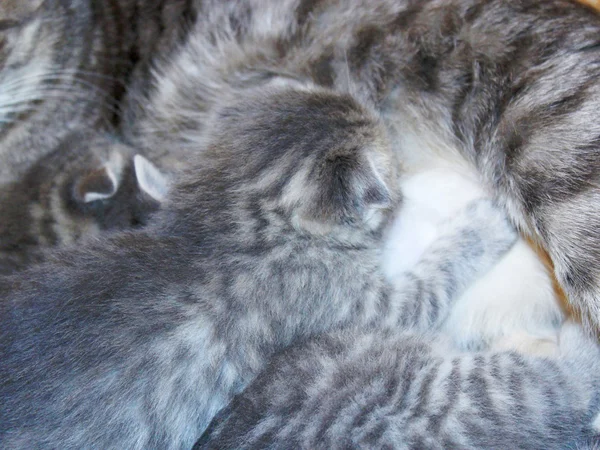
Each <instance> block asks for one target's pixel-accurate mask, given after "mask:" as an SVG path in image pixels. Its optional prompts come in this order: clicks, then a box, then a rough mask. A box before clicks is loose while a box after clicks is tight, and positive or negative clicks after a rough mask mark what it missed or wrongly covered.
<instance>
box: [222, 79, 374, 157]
mask: <svg viewBox="0 0 600 450" xmlns="http://www.w3.org/2000/svg"><path fill="white" fill-rule="evenodd" d="M219 122H220V124H221V126H222V127H223V128H222V129H223V131H224V135H229V136H234V135H238V136H239V137H240V138H241V139H243V140H245V141H246V142H247V143H248V142H252V144H253V145H254V146H257V145H258V146H260V144H261V142H262V143H269V144H274V145H275V144H276V146H277V147H279V148H281V149H284V148H291V147H296V148H298V149H299V148H304V147H305V148H304V150H305V151H310V150H311V149H312V150H316V148H317V147H323V146H328V147H331V146H334V147H335V146H336V145H341V144H342V143H343V142H344V141H348V140H351V141H353V142H354V144H355V145H357V146H359V145H361V144H364V142H362V141H365V140H369V139H370V138H372V137H373V136H374V135H376V134H377V133H378V128H379V127H378V123H377V121H376V120H375V119H374V118H373V116H372V115H371V114H370V113H369V112H368V111H366V110H365V109H364V108H363V107H362V106H361V105H360V104H358V103H357V102H356V101H355V100H354V99H353V98H352V97H350V96H348V95H344V94H339V93H334V92H330V91H326V90H322V89H317V88H316V89H298V88H296V87H294V88H292V89H286V88H281V87H280V86H278V87H277V88H276V89H272V90H271V89H267V90H262V91H258V92H253V93H252V94H251V95H249V96H248V97H246V98H244V99H241V100H239V101H237V102H236V103H234V104H232V105H231V106H230V107H226V108H224V109H223V110H222V112H221V115H220V117H219Z"/></svg>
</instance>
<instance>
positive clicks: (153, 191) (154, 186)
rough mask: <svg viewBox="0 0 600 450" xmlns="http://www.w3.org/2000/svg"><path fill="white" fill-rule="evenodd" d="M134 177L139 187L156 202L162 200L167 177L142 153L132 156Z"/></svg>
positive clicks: (164, 194)
mask: <svg viewBox="0 0 600 450" xmlns="http://www.w3.org/2000/svg"><path fill="white" fill-rule="evenodd" d="M133 167H134V169H135V177H136V179H137V182H138V185H139V187H140V189H141V190H142V191H143V192H145V193H146V194H148V195H149V196H150V197H152V198H153V199H154V200H156V201H157V202H162V201H164V199H165V197H166V195H167V191H168V187H169V180H168V178H167V177H166V176H165V175H164V174H163V173H162V172H161V171H160V170H158V168H157V167H156V166H155V165H154V164H152V163H151V162H150V161H148V160H147V159H146V158H144V157H143V156H142V155H139V154H138V155H135V156H134V157H133Z"/></svg>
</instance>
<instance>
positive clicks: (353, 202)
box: [315, 154, 393, 227]
mask: <svg viewBox="0 0 600 450" xmlns="http://www.w3.org/2000/svg"><path fill="white" fill-rule="evenodd" d="M360 156H361V155H359V154H350V155H348V154H346V155H344V154H342V155H339V156H334V157H332V158H330V159H329V161H328V169H327V171H326V173H325V174H322V175H323V177H322V181H323V183H324V184H322V185H321V189H319V192H318V193H317V201H316V205H315V206H316V208H315V212H316V216H317V217H318V216H321V217H322V219H326V218H327V217H326V216H329V218H333V219H334V220H335V221H337V222H353V221H360V222H362V223H366V224H367V225H370V226H373V227H376V226H377V225H378V224H379V222H380V219H381V215H380V214H379V213H380V211H381V210H383V209H386V208H390V207H391V206H392V204H393V200H392V195H391V193H390V190H389V189H388V187H387V186H386V183H385V181H384V180H383V178H382V176H381V175H380V174H379V173H378V171H377V169H376V168H375V165H374V164H373V163H372V162H371V161H370V160H369V159H368V158H367V157H365V155H362V156H363V157H360Z"/></svg>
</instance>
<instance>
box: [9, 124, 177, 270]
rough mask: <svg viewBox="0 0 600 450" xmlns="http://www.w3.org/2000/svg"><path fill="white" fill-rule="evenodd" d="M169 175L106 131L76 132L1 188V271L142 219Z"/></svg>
mask: <svg viewBox="0 0 600 450" xmlns="http://www.w3.org/2000/svg"><path fill="white" fill-rule="evenodd" d="M167 184H168V180H167V179H166V177H165V176H164V175H162V174H161V173H160V172H159V171H158V169H156V167H154V165H153V164H152V163H151V162H150V161H148V160H146V159H145V158H144V157H143V156H141V155H134V150H133V149H131V148H130V147H128V146H126V145H123V144H121V143H120V142H119V141H118V140H116V139H115V138H114V137H113V136H111V135H108V134H105V133H74V134H72V135H70V136H68V137H67V138H65V140H64V141H63V142H62V143H61V144H60V145H59V146H58V147H57V148H56V149H55V150H54V151H52V152H51V153H49V154H48V155H46V156H45V157H43V158H41V159H40V160H39V161H38V162H37V163H35V164H34V165H33V166H32V167H31V169H29V170H28V171H27V172H26V173H25V175H24V176H23V177H22V179H21V180H19V181H18V182H14V183H10V184H8V185H6V186H4V187H3V188H2V190H0V219H1V220H0V274H8V273H11V272H12V271H14V270H18V269H22V268H24V267H27V265H29V264H31V263H32V262H37V261H40V260H41V259H42V258H43V253H44V251H45V249H47V248H49V247H52V246H56V245H65V244H72V243H74V242H76V241H78V240H80V239H81V238H86V237H91V236H96V235H98V234H99V233H100V232H101V231H105V230H106V231H110V230H117V229H124V228H130V227H138V226H141V225H144V224H145V223H146V222H147V221H148V218H149V215H150V214H151V213H152V212H153V211H156V210H157V209H158V207H159V206H160V202H161V201H162V200H163V199H164V196H165V195H166V190H167Z"/></svg>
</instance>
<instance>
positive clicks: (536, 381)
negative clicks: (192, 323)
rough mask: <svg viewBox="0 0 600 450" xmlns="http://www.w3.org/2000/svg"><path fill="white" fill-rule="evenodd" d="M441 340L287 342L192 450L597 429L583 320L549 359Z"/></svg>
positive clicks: (576, 437) (385, 443)
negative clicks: (465, 348)
mask: <svg viewBox="0 0 600 450" xmlns="http://www.w3.org/2000/svg"><path fill="white" fill-rule="evenodd" d="M436 339H439V337H435V336H434V337H432V336H418V335H415V334H408V333H399V332H398V331H392V330H385V331H384V330H356V329H352V330H346V331H343V332H337V333H331V334H326V335H322V336H319V337H317V338H315V339H313V340H311V341H308V342H306V343H302V344H299V345H296V346H294V347H292V348H289V349H287V350H285V351H284V352H282V353H281V354H279V355H278V356H276V357H274V358H273V360H272V361H271V362H270V364H269V365H268V366H267V368H266V369H265V370H264V371H263V372H262V373H261V374H260V375H259V376H258V377H257V378H256V379H255V380H254V381H253V382H252V383H251V384H250V386H249V387H248V388H247V389H246V390H245V391H244V392H243V393H242V394H240V395H239V396H237V397H236V398H235V399H234V401H233V402H232V403H231V404H230V405H229V406H228V407H227V408H226V409H224V410H223V411H222V412H221V413H220V414H219V415H218V416H217V418H215V420H214V421H213V423H212V424H211V426H210V427H209V429H208V430H207V431H206V433H205V435H204V436H203V438H202V439H201V440H200V441H198V443H197V444H196V445H195V447H194V449H195V450H200V449H206V450H208V449H220V450H226V449H240V450H241V449H288V448H294V449H301V448H302V449H332V450H333V449H351V448H364V449H376V448H377V449H382V448H389V449H392V448H394V449H399V450H400V449H402V450H408V449H413V450H424V449H427V450H435V449H439V450H443V449H463V450H480V449H490V450H491V449H498V450H504V449H522V450H525V449H529V450H542V449H543V450H552V449H555V450H565V449H567V448H572V446H574V445H576V442H578V441H583V440H586V439H590V438H592V437H593V436H594V435H598V434H599V431H600V430H599V429H598V426H599V425H600V420H598V413H600V376H599V375H598V374H599V372H600V348H599V347H598V345H597V344H596V343H595V342H593V341H592V340H591V339H589V338H587V337H586V336H585V335H584V334H583V333H582V331H581V328H580V327H579V326H577V325H574V324H567V325H564V326H563V330H562V331H561V334H560V337H559V353H558V355H557V356H556V357H553V358H550V357H546V358H544V357H539V356H533V355H528V354H519V353H517V352H499V351H490V352H485V353H459V352H456V351H452V350H451V349H448V348H446V346H444V345H441V343H440V342H439V340H438V341H437V342H436ZM595 427H596V429H594V428H595ZM570 446H571V447H570Z"/></svg>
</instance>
